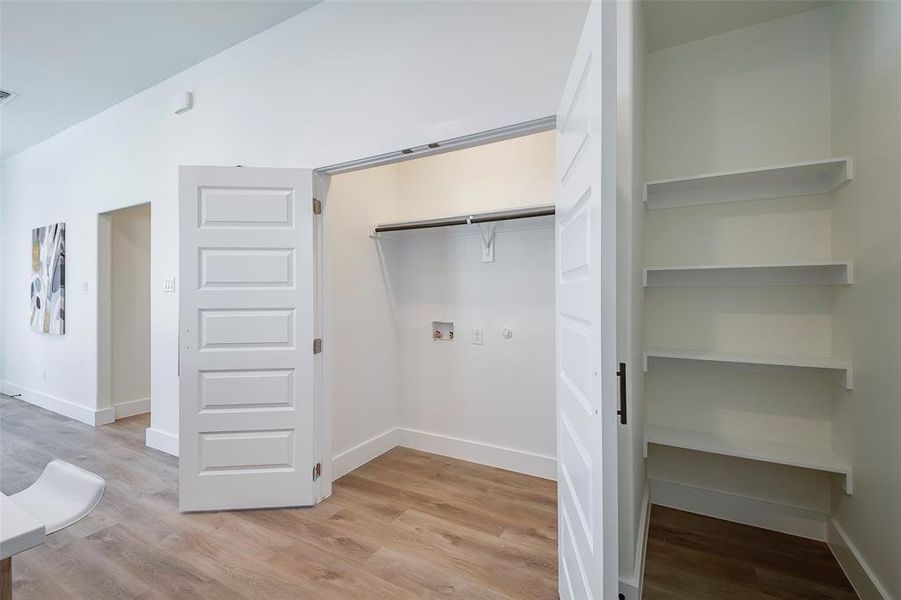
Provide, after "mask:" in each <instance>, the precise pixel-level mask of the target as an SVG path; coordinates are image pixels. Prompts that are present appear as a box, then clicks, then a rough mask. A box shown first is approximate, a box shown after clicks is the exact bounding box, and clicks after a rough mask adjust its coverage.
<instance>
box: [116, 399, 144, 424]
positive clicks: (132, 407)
mask: <svg viewBox="0 0 901 600" xmlns="http://www.w3.org/2000/svg"><path fill="white" fill-rule="evenodd" d="M113 408H114V409H115V410H116V420H119V419H124V418H126V417H133V416H135V415H143V414H146V413H149V412H150V398H139V399H137V400H129V401H127V402H119V403H118V404H114V405H113Z"/></svg>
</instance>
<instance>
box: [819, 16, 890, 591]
mask: <svg viewBox="0 0 901 600" xmlns="http://www.w3.org/2000/svg"><path fill="white" fill-rule="evenodd" d="M832 10H833V14H834V20H833V26H832V76H833V80H832V152H833V153H834V154H837V155H843V154H850V155H853V156H854V181H852V182H851V183H850V184H849V185H847V186H845V187H844V188H842V189H841V190H840V191H839V192H838V193H837V194H836V196H835V201H834V203H835V206H834V211H835V217H834V252H835V254H836V256H844V257H848V258H851V259H853V260H854V273H855V281H854V285H853V286H851V287H850V288H848V289H847V290H844V291H842V292H841V293H840V294H839V296H838V299H837V301H836V308H835V331H834V335H833V340H834V343H835V351H836V354H838V355H839V356H846V357H849V358H850V359H852V361H853V364H854V369H855V371H854V381H855V386H854V390H853V391H851V392H848V393H846V394H844V395H843V397H842V398H841V400H840V401H839V402H838V404H837V406H836V411H835V418H834V423H835V431H834V444H835V446H836V448H837V449H838V450H839V451H840V452H841V453H842V455H844V456H845V457H846V459H847V460H849V461H850V463H851V467H852V468H853V469H854V495H853V496H847V495H844V494H841V493H838V492H836V493H834V494H833V507H832V508H833V520H834V523H835V524H836V525H838V526H839V528H840V529H841V530H842V531H843V532H844V535H845V537H844V539H841V536H839V538H838V539H833V540H830V541H831V542H833V547H834V548H835V550H836V555H837V556H838V557H839V558H840V559H841V560H842V564H843V566H844V567H845V568H846V570H847V571H848V572H849V574H850V575H851V580H852V583H854V584H855V587H856V588H857V590H858V592H859V593H860V596H861V597H862V598H864V599H866V600H869V599H871V598H880V597H882V598H901V571H899V569H898V550H899V548H901V518H899V506H901V468H899V463H898V458H899V457H901V436H899V434H898V429H899V425H901V402H899V390H901V371H899V369H898V366H899V364H901V318H899V316H898V315H899V307H901V202H899V195H898V167H899V164H901V116H899V115H901V111H899V108H901V3H898V2H844V1H841V2H836V3H834V4H833V7H832ZM855 553H856V556H855ZM859 565H863V569H866V568H869V570H870V573H869V574H867V573H866V572H865V571H864V570H863V569H861V568H859Z"/></svg>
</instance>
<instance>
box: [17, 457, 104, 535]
mask: <svg viewBox="0 0 901 600" xmlns="http://www.w3.org/2000/svg"><path fill="white" fill-rule="evenodd" d="M104 487H106V482H105V481H103V478H102V477H100V476H99V475H95V474H94V473H91V472H90V471H85V470H84V469H80V468H78V467H76V466H75V465H70V464H69V463H67V462H65V461H62V460H52V461H50V464H48V465H47V467H46V468H44V472H43V473H41V476H40V477H38V479H37V481H35V482H34V483H32V484H31V485H30V486H28V487H27V488H25V489H24V490H22V491H21V492H19V493H18V494H13V495H12V496H10V497H9V498H10V500H12V501H13V502H15V503H16V504H18V505H19V506H21V507H22V508H23V509H25V510H26V511H28V513H29V514H31V515H32V516H33V517H34V518H36V519H37V520H39V521H42V522H43V523H44V528H45V531H46V532H47V533H48V534H50V533H53V532H54V531H59V530H60V529H63V528H64V527H68V526H69V525H72V524H73V523H75V522H77V521H80V520H81V519H83V518H84V517H86V516H88V514H90V512H91V511H92V510H94V507H96V506H97V504H98V503H99V502H100V498H102V497H103V489H104Z"/></svg>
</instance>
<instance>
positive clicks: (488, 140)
mask: <svg viewBox="0 0 901 600" xmlns="http://www.w3.org/2000/svg"><path fill="white" fill-rule="evenodd" d="M556 123H557V116H556V115H551V116H547V117H541V118H538V119H532V120H531V121H524V122H522V123H514V124H513V125H507V126H505V127H497V128H495V129H489V130H487V131H480V132H478V133H472V134H469V135H463V136H460V137H455V138H450V139H445V140H438V141H437V143H435V142H434V141H432V142H424V143H422V144H421V145H419V146H411V147H409V148H404V149H398V150H393V151H391V152H386V153H385V154H377V155H375V156H367V157H366V158H361V159H357V160H350V161H347V162H343V163H340V164H335V165H328V166H325V167H319V168H317V169H316V171H317V172H318V173H320V174H322V175H338V174H340V173H350V172H351V171H359V170H362V169H371V168H372V167H380V166H382V165H388V164H395V163H399V162H403V161H407V160H413V159H416V158H423V157H425V156H435V155H436V154H443V153H445V152H453V151H455V150H465V149H466V148H473V147H475V146H483V145H485V144H493V143H494V142H501V141H503V140H509V139H513V138H517V137H522V136H526V135H531V134H533V133H541V132H542V131H551V130H552V129H554V127H555V126H556ZM432 143H434V146H431V145H430V144H432ZM405 150H412V152H408V153H406V154H405V153H404V151H405Z"/></svg>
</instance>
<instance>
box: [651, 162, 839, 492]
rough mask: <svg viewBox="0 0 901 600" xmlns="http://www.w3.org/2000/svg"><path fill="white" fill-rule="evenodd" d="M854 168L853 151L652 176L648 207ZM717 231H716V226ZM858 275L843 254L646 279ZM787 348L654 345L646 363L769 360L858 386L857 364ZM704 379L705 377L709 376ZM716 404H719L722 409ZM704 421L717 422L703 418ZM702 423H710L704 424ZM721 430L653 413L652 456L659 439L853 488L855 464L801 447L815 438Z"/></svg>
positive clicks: (694, 282) (826, 184)
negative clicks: (814, 474)
mask: <svg viewBox="0 0 901 600" xmlns="http://www.w3.org/2000/svg"><path fill="white" fill-rule="evenodd" d="M852 174H853V173H852V162H851V158H849V157H845V158H831V159H824V160H815V161H809V162H802V163H791V164H783V165H776V166H772V167H766V168H756V169H747V170H741V171H730V172H723V173H712V174H706V175H696V176H691V177H680V178H675V179H666V180H659V181H651V182H647V183H646V184H645V207H646V208H647V209H648V210H656V209H677V208H680V207H690V206H704V205H712V204H724V203H732V202H744V201H751V200H769V199H775V198H791V197H794V196H804V195H813V194H825V193H830V192H832V191H834V190H835V189H836V188H838V187H839V186H841V185H843V184H844V183H846V182H848V181H850V180H851V178H852ZM713 235H715V232H711V236H713ZM761 243H766V240H761ZM853 281H854V279H853V269H852V264H851V263H850V262H848V261H841V260H822V261H806V262H776V263H767V264H701V265H669V266H649V267H647V268H645V270H644V285H645V287H647V288H698V289H697V291H696V292H693V293H698V294H709V293H712V292H711V291H710V288H717V287H756V286H760V287H762V286H847V285H851V284H853ZM648 293H652V292H650V291H649V292H648ZM655 293H656V292H655ZM660 293H662V292H660ZM779 350H780V349H779V348H774V349H773V352H771V353H759V352H757V353H750V352H726V351H720V350H712V349H708V350H705V349H698V348H678V347H677V348H673V347H667V348H661V347H649V348H646V351H645V355H644V369H645V371H648V370H649V369H651V370H652V371H653V369H654V365H655V364H656V363H657V362H659V361H693V362H697V363H721V364H731V365H736V366H737V365H758V366H761V365H762V366H771V367H778V368H790V369H799V370H800V369H812V370H817V371H819V372H823V373H830V374H832V377H833V378H834V379H835V380H836V381H837V382H838V383H839V384H841V385H842V386H843V387H844V388H845V389H851V388H852V387H853V385H854V375H853V368H852V365H851V363H850V362H848V361H846V360H843V359H840V358H834V357H829V356H798V355H792V354H785V353H780V352H779ZM799 372H800V371H799ZM703 384H704V380H702V382H701V385H703ZM737 385H740V384H737ZM658 389H659V388H658ZM671 393H672V394H674V395H673V396H672V397H669V398H657V399H656V401H657V402H663V403H667V402H679V401H680V398H679V397H677V395H678V393H680V392H677V391H673V392H671ZM681 393H684V392H681ZM826 401H828V399H826ZM711 409H712V410H715V407H712V408H711ZM664 420H665V419H664ZM699 422H709V421H704V420H703V419H702V420H699ZM701 428H703V426H699V429H701ZM713 429H714V430H710V431H694V430H688V429H684V428H682V427H673V426H668V424H667V423H661V422H655V421H654V419H653V418H649V424H648V425H647V426H646V428H645V454H647V448H648V445H650V444H655V445H660V446H669V447H674V448H682V449H687V450H692V451H698V452H707V453H711V454H719V455H724V456H730V457H736V458H742V459H748V460H754V461H761V462H766V463H774V464H780V465H788V466H792V467H799V468H804V469H814V470H819V471H823V472H827V473H835V474H837V475H840V476H842V478H843V487H844V489H845V491H846V492H847V493H849V494H850V493H851V490H852V486H851V476H852V474H851V469H850V467H849V466H848V465H847V464H846V463H845V462H844V461H842V460H841V459H840V458H839V457H838V456H837V455H836V454H835V453H834V452H833V450H832V449H831V448H829V447H819V446H812V445H794V444H793V443H797V444H804V443H805V442H810V441H811V440H810V439H807V438H805V437H804V436H803V435H800V434H799V436H798V439H797V440H795V439H792V440H783V441H773V440H769V439H753V438H751V437H735V436H733V435H725V434H724V432H723V431H716V430H715V429H716V427H715V426H714V427H713ZM730 433H734V431H732V432H730ZM787 441H791V442H793V443H786V442H787Z"/></svg>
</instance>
